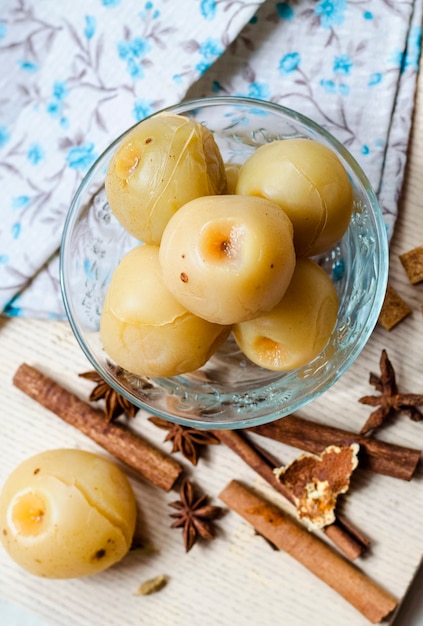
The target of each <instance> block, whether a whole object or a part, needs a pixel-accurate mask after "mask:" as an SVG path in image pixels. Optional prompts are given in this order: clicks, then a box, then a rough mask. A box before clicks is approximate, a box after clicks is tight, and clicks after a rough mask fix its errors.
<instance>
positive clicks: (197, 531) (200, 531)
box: [169, 478, 222, 552]
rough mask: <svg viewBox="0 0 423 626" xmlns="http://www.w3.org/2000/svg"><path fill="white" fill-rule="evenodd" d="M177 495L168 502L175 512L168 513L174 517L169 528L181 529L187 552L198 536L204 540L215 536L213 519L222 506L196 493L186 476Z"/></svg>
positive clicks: (219, 512) (218, 513) (218, 514)
mask: <svg viewBox="0 0 423 626" xmlns="http://www.w3.org/2000/svg"><path fill="white" fill-rule="evenodd" d="M179 497H180V500H176V501H175V502H171V503H170V504H169V506H171V507H172V508H174V509H176V513H170V517H173V518H175V521H174V522H173V523H172V524H171V528H182V529H183V541H184V545H185V551H186V552H189V550H191V548H192V547H193V545H194V544H195V543H196V542H197V540H198V539H199V538H200V537H201V538H202V539H206V540H211V539H214V538H215V536H216V533H215V528H214V525H213V520H215V519H216V518H217V517H219V516H220V514H221V512H222V508H221V507H220V506H212V505H211V504H208V500H209V498H208V496H207V495H205V494H202V495H198V494H196V493H195V490H194V486H193V484H192V483H191V482H190V481H189V480H188V479H187V478H185V479H184V480H183V481H182V484H181V488H180V492H179Z"/></svg>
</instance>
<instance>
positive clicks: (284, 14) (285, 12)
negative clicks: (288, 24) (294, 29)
mask: <svg viewBox="0 0 423 626" xmlns="http://www.w3.org/2000/svg"><path fill="white" fill-rule="evenodd" d="M276 13H277V14H278V17H280V18H281V20H287V21H289V20H292V19H293V18H294V9H293V8H292V7H291V6H290V5H289V4H288V3H287V2H278V3H277V5H276Z"/></svg>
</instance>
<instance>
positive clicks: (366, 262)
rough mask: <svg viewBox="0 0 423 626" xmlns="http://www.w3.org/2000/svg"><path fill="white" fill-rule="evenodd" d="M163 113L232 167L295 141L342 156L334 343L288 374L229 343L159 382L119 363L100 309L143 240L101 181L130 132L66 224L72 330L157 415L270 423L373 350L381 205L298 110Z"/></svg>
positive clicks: (241, 102) (95, 169) (175, 109)
mask: <svg viewBox="0 0 423 626" xmlns="http://www.w3.org/2000/svg"><path fill="white" fill-rule="evenodd" d="M166 110H167V111H169V112H172V113H175V114H179V115H185V116H189V117H192V118H194V119H195V120H196V121H198V122H200V123H202V124H204V125H205V126H206V127H207V128H208V129H209V130H210V131H212V132H213V135H214V138H215V140H216V142H217V144H218V146H219V148H220V151H221V153H222V157H223V160H224V162H225V163H237V164H241V163H243V162H244V161H245V160H246V159H247V157H248V156H250V155H251V154H252V153H253V152H254V150H255V149H256V148H257V147H258V146H260V145H262V144H265V143H268V142H270V141H274V140H275V139H282V138H292V137H305V138H309V139H313V140H314V141H319V142H321V143H323V144H324V145H326V146H328V147H329V148H331V149H332V150H333V151H334V152H335V153H336V154H337V156H338V157H339V159H340V160H341V162H342V163H343V165H344V167H345V169H346V171H347V173H348V175H349V177H350V180H351V182H352V185H353V190H354V208H353V214H352V219H351V222H350V225H349V227H348V230H347V231H346V233H345V235H344V236H343V237H342V239H341V240H340V241H339V242H338V243H337V244H336V245H334V246H333V247H332V248H331V249H329V250H327V251H326V252H325V253H324V254H320V255H318V257H315V260H316V261H317V262H318V263H319V264H320V265H321V266H322V267H323V268H324V269H325V270H326V271H327V273H328V274H329V275H330V277H331V279H332V280H333V282H334V284H335V287H336V291H337V294H338V299H339V312H338V317H337V322H336V325H335V327H334V329H333V332H332V334H331V337H330V339H329V341H328V343H327V345H326V346H325V348H324V349H323V350H322V351H321V352H320V354H318V356H316V357H315V358H314V359H313V360H312V361H311V362H309V363H307V364H306V365H304V366H302V367H299V368H297V369H294V370H290V371H285V372H274V371H270V370H265V369H263V368H260V367H258V366H257V365H254V364H253V363H252V362H250V361H249V360H248V359H247V358H246V357H245V356H244V355H243V353H242V352H241V351H240V350H239V349H238V347H237V345H236V344H235V342H234V340H233V339H232V338H229V339H228V340H227V341H226V343H225V344H224V345H223V347H222V348H220V349H219V350H218V352H217V353H216V354H215V355H213V356H212V357H211V359H210V360H209V361H208V362H207V363H206V364H205V365H204V366H203V367H202V368H200V369H198V370H196V371H194V372H191V373H188V374H185V375H180V376H175V377H170V378H154V379H152V378H147V377H143V376H138V375H134V374H132V373H130V372H128V371H125V370H124V369H122V368H121V367H119V366H118V365H116V364H115V363H114V362H113V361H112V360H111V359H110V358H109V356H108V355H107V354H106V353H105V351H104V349H103V346H102V343H101V340H100V333H99V325H100V317H101V312H102V306H103V301H104V298H105V294H106V291H107V288H108V284H109V282H110V279H111V276H112V274H113V272H114V270H115V268H116V267H117V265H118V264H119V261H120V259H121V258H122V256H123V255H124V254H125V253H126V252H128V251H129V250H130V249H131V248H133V247H134V246H135V245H138V244H139V242H138V241H136V240H135V239H133V238H132V237H131V236H130V235H129V234H128V233H127V232H126V231H125V230H124V228H123V227H122V226H121V225H120V224H119V222H118V221H117V220H116V218H115V217H114V215H113V214H112V212H111V210H110V207H109V205H108V203H107V198H106V194H105V190H104V180H105V174H106V171H107V167H108V164H109V162H110V159H111V157H112V155H113V153H114V152H115V150H116V149H117V147H118V146H119V145H120V143H121V142H122V141H123V140H124V139H125V136H126V133H124V134H123V135H121V136H120V137H118V138H117V139H116V140H115V141H113V143H112V144H111V145H110V146H109V147H108V148H107V149H106V150H105V151H104V153H103V154H102V155H101V156H100V157H99V158H98V160H97V161H96V162H95V164H94V165H93V166H92V167H91V169H90V170H89V172H88V173H87V174H86V176H85V178H84V179H83V181H82V183H81V185H80V186H79V188H78V190H77V192H76V194H75V196H74V198H73V200H72V203H71V206H70V209H69V212H68V215H67V218H66V222H65V225H64V231H63V238H62V245H61V253H60V266H61V269H60V274H61V276H60V278H61V288H62V294H63V299H64V304H65V309H66V313H67V316H68V319H69V322H70V325H71V327H72V330H73V332H74V334H75V336H76V339H77V341H78V342H79V344H80V346H81V348H82V350H83V351H84V353H85V354H86V356H87V357H88V359H89V361H90V362H91V363H92V365H93V367H94V368H95V369H96V370H97V372H98V373H99V374H100V375H101V376H102V377H103V378H104V380H105V381H106V382H107V383H109V384H110V385H111V386H112V387H113V388H114V389H115V390H116V391H117V392H119V393H121V394H122V395H123V396H125V397H126V398H127V399H128V400H129V401H130V402H132V403H133V404H134V405H136V406H138V407H139V408H141V409H144V410H146V411H147V412H149V413H150V414H154V415H158V416H161V417H163V418H165V419H167V420H169V421H171V422H176V423H179V424H182V425H185V426H190V427H194V428H213V429H220V428H227V429H229V428H246V427H250V426H257V425H259V424H263V423H266V422H270V421H273V420H275V419H278V418H280V417H283V416H286V415H288V414H290V413H293V412H294V411H297V410H299V409H301V407H304V406H305V405H306V404H308V403H310V402H311V401H312V400H314V399H315V398H317V397H318V396H320V395H321V394H323V393H324V392H326V391H327V390H328V389H329V388H330V387H331V386H332V385H333V384H334V383H335V382H336V381H337V380H338V379H339V378H340V377H341V376H342V375H343V374H344V373H345V371H346V370H347V369H348V368H349V367H350V366H351V365H352V363H353V362H354V361H355V360H356V358H357V357H358V355H359V354H360V352H361V351H362V349H363V348H364V346H365V345H366V343H367V341H368V339H369V337H370V335H371V333H372V331H373V329H374V327H375V325H376V322H377V319H378V316H379V313H380V309H381V306H382V304H383V299H384V296H385V290H386V285H387V279H388V259H389V254H388V243H387V237H386V228H385V225H384V221H383V216H382V212H381V209H380V207H379V204H378V201H377V198H376V196H375V193H374V191H373V190H372V187H371V185H370V183H369V181H368V179H367V177H366V175H365V174H364V172H363V171H362V169H361V168H360V166H359V165H358V163H357V162H356V161H355V160H354V158H353V157H352V156H351V155H350V154H349V152H348V151H347V150H346V149H345V148H344V147H343V146H342V144H340V143H339V142H338V141H337V140H336V139H335V138H334V137H333V136H331V135H330V134H329V133H328V132H326V131H325V130H324V129H323V128H322V127H320V126H318V125H317V124H315V123H314V122H313V121H312V120H310V119H308V118H306V117H304V116H303V115H301V114H300V113H298V112H295V111H293V110H290V109H287V108H284V107H281V106H279V105H276V104H272V103H269V102H264V101H261V100H254V99H251V98H242V97H215V98H206V99H201V100H191V101H186V102H183V103H181V104H178V105H176V106H172V107H169V108H168V109H166ZM127 132H129V131H127Z"/></svg>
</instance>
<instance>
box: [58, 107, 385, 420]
mask: <svg viewBox="0 0 423 626" xmlns="http://www.w3.org/2000/svg"><path fill="white" fill-rule="evenodd" d="M222 105H227V106H240V105H245V106H247V107H258V108H259V109H266V110H269V111H273V112H275V113H276V114H278V115H282V116H283V117H285V118H287V119H288V120H289V119H290V120H293V121H295V122H298V123H299V124H301V125H303V126H305V127H306V128H307V129H308V130H310V131H311V132H313V133H315V134H316V135H317V136H319V137H321V138H322V139H324V140H325V141H326V142H327V143H328V144H329V145H330V146H332V147H333V148H334V149H335V150H336V151H337V152H338V153H339V154H340V155H341V156H342V158H343V159H344V160H345V161H346V162H347V163H348V165H349V167H350V168H351V169H352V170H353V171H354V175H355V176H356V177H357V179H358V180H359V181H360V183H361V185H362V186H363V189H364V190H365V193H366V196H367V200H368V202H369V205H370V207H371V214H372V221H373V223H374V226H375V234H376V236H377V239H376V241H375V243H376V246H377V249H378V251H379V254H378V255H377V258H376V260H377V272H378V281H377V285H376V290H375V293H374V296H373V298H372V301H373V307H372V309H371V310H370V311H369V314H368V316H367V319H366V324H365V325H364V327H363V329H362V332H361V334H360V339H359V341H357V342H355V343H354V345H353V347H352V349H351V350H350V351H349V354H348V358H347V359H345V360H344V362H343V363H342V366H341V367H340V368H339V369H338V371H337V372H336V373H335V374H333V375H332V376H331V377H330V379H329V380H327V381H326V383H325V384H324V385H321V386H320V387H319V389H318V391H317V392H315V393H313V394H311V398H310V401H312V400H314V399H316V398H317V397H319V396H321V395H322V394H323V393H325V392H326V391H327V390H328V389H329V388H330V387H332V386H333V385H334V383H335V382H337V380H339V378H340V377H341V376H342V375H343V374H344V373H345V372H346V371H347V370H348V369H349V368H350V366H351V365H352V364H353V363H354V361H355V360H356V358H357V357H358V356H359V354H360V353H361V352H362V350H363V348H364V346H365V345H366V343H367V341H368V339H369V338H370V335H371V333H372V332H373V329H374V327H375V326H376V323H377V319H378V317H379V313H380V309H381V307H382V304H383V298H384V295H385V291H386V286H387V282H388V267H389V242H388V238H387V232H386V225H385V222H384V218H383V214H382V210H381V207H380V204H379V201H378V199H377V196H376V193H375V191H374V189H373V187H372V185H371V183H370V181H369V179H368V177H367V176H366V174H365V172H364V171H363V169H362V167H361V165H360V164H359V163H358V161H357V160H356V159H355V158H354V157H353V156H352V154H351V153H350V152H349V151H348V150H347V148H345V146H344V145H343V144H342V143H341V142H340V141H339V140H338V139H337V138H336V137H335V136H334V135H332V134H331V133H330V132H329V131H327V130H326V129H324V128H323V127H322V126H321V125H319V124H318V123H317V122H314V121H313V120H312V119H310V118H309V117H307V116H306V115H304V114H302V113H300V112H298V111H296V110H294V109H291V108H289V107H286V106H283V105H280V104H277V103H274V102H270V101H266V100H261V99H258V98H251V97H246V96H211V97H205V98H195V99H186V100H182V101H181V102H179V103H177V104H173V105H170V106H167V107H164V108H162V109H159V110H157V111H154V112H153V113H151V114H149V115H147V116H146V117H145V118H143V119H148V118H150V117H153V116H156V115H158V114H160V113H163V112H167V113H174V114H184V113H188V112H193V111H195V110H196V109H204V108H208V107H213V106H222ZM140 121H142V120H140ZM140 121H137V122H135V123H134V124H132V125H131V126H130V127H128V128H127V129H126V130H124V131H123V132H122V133H120V135H119V136H117V137H116V138H115V139H114V140H113V141H112V142H111V143H110V144H109V145H108V146H107V147H106V148H105V149H104V150H103V152H102V153H101V154H100V155H99V156H98V157H97V158H96V160H95V162H94V163H93V164H92V165H91V167H90V168H89V169H88V171H87V172H86V173H85V175H84V176H83V178H82V180H81V182H80V183H79V185H78V187H77V189H76V191H75V193H74V195H73V197H72V200H71V203H70V205H69V209H68V212H67V215H66V218H65V222H64V226H63V232H62V239H61V246H60V255H59V261H60V270H59V274H60V288H61V292H62V298H63V302H64V308H65V312H66V315H67V319H68V321H69V324H70V326H71V329H72V331H73V333H74V335H75V337H76V339H77V341H78V343H79V345H80V347H81V348H82V351H83V352H84V354H85V356H86V357H87V358H88V360H89V362H90V363H91V364H92V366H93V367H94V369H95V370H96V371H97V372H98V373H99V374H100V376H101V377H102V378H103V379H104V380H105V381H106V383H108V384H109V385H110V386H111V387H112V388H113V389H114V390H115V391H116V392H118V393H120V394H122V395H123V396H124V397H126V398H127V400H129V401H130V402H132V403H134V404H135V405H136V406H137V407H138V408H140V409H142V410H144V411H149V412H150V413H152V414H154V415H157V416H159V417H162V418H164V419H167V420H169V421H170V422H173V423H176V424H180V425H182V426H189V427H191V428H198V429H205V428H206V429H210V428H213V429H216V430H218V429H236V428H244V427H250V426H251V427H253V426H258V425H261V424H264V423H268V422H271V421H274V420H276V419H278V418H281V417H284V416H286V415H288V414H291V413H293V412H294V411H296V410H299V409H300V408H301V407H302V406H304V405H305V402H304V401H303V400H302V399H301V398H300V399H298V401H297V402H293V403H290V407H289V411H285V412H283V411H281V410H280V409H278V408H277V407H276V408H275V410H273V411H272V412H269V413H267V414H266V415H265V416H263V415H261V416H258V417H256V418H251V417H247V418H245V417H244V418H242V417H240V419H238V420H237V421H230V422H227V421H224V420H223V421H222V420H220V421H217V420H216V421H214V420H213V421H205V420H201V419H196V418H184V417H181V416H180V415H179V414H178V415H174V414H172V413H171V412H166V411H163V410H160V409H157V408H155V407H152V406H151V405H150V404H148V403H147V402H143V401H142V400H141V399H140V398H137V397H136V396H134V395H133V394H131V393H130V392H129V391H127V390H126V389H124V388H123V387H122V386H119V384H118V383H117V382H116V380H115V379H114V378H113V376H111V375H110V373H109V372H108V371H107V370H106V369H105V368H103V367H102V366H101V364H99V363H98V362H97V359H96V358H95V356H94V355H93V354H92V352H91V350H90V347H89V345H88V344H87V342H86V341H85V339H84V337H83V336H82V335H81V332H80V330H79V328H78V324H77V323H76V321H75V319H74V316H73V314H72V306H71V302H70V300H69V298H68V293H67V288H66V277H65V261H64V259H65V251H66V248H67V242H68V239H69V236H70V235H69V233H70V229H71V228H72V226H73V225H74V221H75V219H77V214H78V211H76V209H77V208H79V207H78V201H79V198H80V196H81V194H82V192H83V191H84V189H85V188H86V187H87V185H88V184H89V182H90V180H91V178H92V176H93V175H94V174H95V173H96V171H97V168H98V165H99V163H101V162H102V161H103V160H104V159H105V158H106V157H107V156H108V155H109V153H110V152H113V151H114V150H115V148H116V147H117V145H119V143H120V142H121V141H122V140H123V139H124V137H125V136H126V135H127V134H128V133H129V132H130V131H131V130H132V129H133V128H135V127H136V126H137V125H138V124H139V123H140ZM265 387H266V385H264V388H265Z"/></svg>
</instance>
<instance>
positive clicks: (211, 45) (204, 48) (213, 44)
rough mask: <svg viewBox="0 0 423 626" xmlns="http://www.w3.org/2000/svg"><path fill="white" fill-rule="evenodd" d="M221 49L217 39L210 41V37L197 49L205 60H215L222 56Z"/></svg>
mask: <svg viewBox="0 0 423 626" xmlns="http://www.w3.org/2000/svg"><path fill="white" fill-rule="evenodd" d="M222 52H223V48H222V46H221V45H220V43H219V41H218V39H211V38H210V37H209V38H208V39H206V41H204V42H203V43H202V44H201V45H200V48H199V53H200V54H201V56H203V57H204V58H205V59H213V60H214V59H216V57H218V56H219V55H220V54H222Z"/></svg>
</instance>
